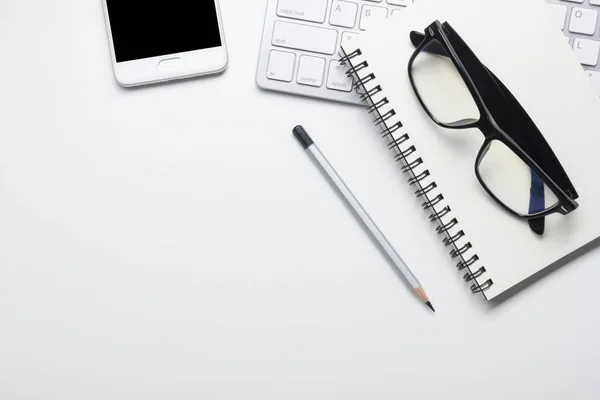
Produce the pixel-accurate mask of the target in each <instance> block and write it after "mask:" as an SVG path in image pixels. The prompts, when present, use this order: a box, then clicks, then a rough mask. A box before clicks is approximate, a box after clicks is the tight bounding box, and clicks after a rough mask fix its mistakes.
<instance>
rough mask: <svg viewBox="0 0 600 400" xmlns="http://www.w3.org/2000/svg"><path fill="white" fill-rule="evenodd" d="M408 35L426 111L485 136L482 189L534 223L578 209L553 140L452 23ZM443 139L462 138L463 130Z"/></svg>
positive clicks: (480, 158)
mask: <svg viewBox="0 0 600 400" xmlns="http://www.w3.org/2000/svg"><path fill="white" fill-rule="evenodd" d="M410 39H411V41H412V43H413V44H414V45H415V46H416V50H415V52H414V54H413V55H412V57H411V58H410V60H409V63H408V75H409V79H410V83H411V85H412V87H413V90H414V92H415V95H416V97H417V99H418V100H419V102H420V103H421V105H422V106H423V109H424V110H425V112H426V113H427V114H428V115H429V117H430V118H431V119H432V120H433V121H434V122H435V123H436V124H438V125H439V126H441V127H444V128H448V129H471V128H477V129H479V130H480V131H481V133H483V135H484V137H485V139H484V142H483V144H482V146H481V149H480V150H479V154H478V155H477V158H476V161H475V175H476V176H477V179H478V180H479V182H480V184H481V186H482V187H483V188H484V189H485V191H486V192H487V193H488V194H489V195H490V196H491V197H492V198H493V199H494V200H495V201H496V202H497V203H498V204H499V205H500V206H501V207H503V208H504V209H505V210H506V211H508V212H509V213H511V214H513V215H515V216H517V217H520V218H523V219H526V220H529V221H530V225H532V229H533V228H534V227H533V224H532V223H533V222H534V221H538V222H539V221H540V220H541V222H542V223H543V217H545V216H547V215H550V214H554V213H560V214H563V215H566V214H568V213H570V212H572V211H574V210H575V209H576V208H577V207H578V204H577V202H576V201H575V200H576V199H577V198H578V197H579V195H578V194H577V191H576V190H575V188H574V187H573V184H572V183H571V181H570V179H569V177H568V176H567V174H566V172H565V170H564V168H563V167H562V165H561V164H560V162H559V160H558V158H557V157H556V155H555V154H554V152H553V151H552V149H551V148H550V145H549V144H548V142H547V141H546V139H544V136H543V135H542V133H541V132H540V131H539V129H538V128H537V127H536V125H535V123H534V122H533V121H532V119H531V118H530V117H529V115H528V114H527V112H526V111H525V110H524V109H523V107H522V106H521V104H519V102H518V101H517V99H516V98H515V97H514V96H513V95H512V93H511V92H510V91H509V90H508V89H507V88H506V86H504V84H503V83H502V82H501V81H500V80H499V79H498V78H497V77H496V76H495V75H494V74H493V73H492V72H491V71H490V70H489V69H488V68H487V67H486V66H485V65H484V64H482V63H481V61H479V59H478V58H477V57H476V56H475V54H474V53H473V51H472V50H471V49H470V48H469V47H468V46H467V44H466V43H465V42H464V41H463V40H462V38H461V37H460V36H459V35H458V33H456V31H455V30H454V29H453V28H452V27H451V26H450V24H448V23H447V22H445V23H443V24H442V23H441V22H439V21H435V22H434V23H433V24H431V25H430V26H429V27H427V29H426V30H425V34H422V33H419V32H411V36H410ZM446 139H447V140H453V141H456V142H459V143H458V144H459V145H460V140H461V138H460V137H456V136H453V137H451V138H446ZM542 229H543V228H542ZM534 230H535V229H534ZM538 233H540V232H538Z"/></svg>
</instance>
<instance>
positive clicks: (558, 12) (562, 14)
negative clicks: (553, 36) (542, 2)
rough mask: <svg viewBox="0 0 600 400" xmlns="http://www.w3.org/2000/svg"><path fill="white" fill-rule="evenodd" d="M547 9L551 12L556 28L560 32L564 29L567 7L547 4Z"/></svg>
mask: <svg viewBox="0 0 600 400" xmlns="http://www.w3.org/2000/svg"><path fill="white" fill-rule="evenodd" d="M548 7H550V9H551V10H552V15H554V19H555V20H556V26H558V27H559V29H560V30H561V31H562V30H563V29H564V28H565V21H566V19H567V6H561V5H559V4H548Z"/></svg>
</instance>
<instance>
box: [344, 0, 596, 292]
mask: <svg viewBox="0 0 600 400" xmlns="http://www.w3.org/2000/svg"><path fill="white" fill-rule="evenodd" d="M436 19H438V20H440V21H441V22H445V21H448V22H449V23H450V24H451V25H452V26H453V28H454V29H455V30H456V31H457V32H458V33H459V34H460V35H461V36H462V38H463V39H464V40H465V41H466V43H467V44H468V45H469V46H470V47H471V49H472V50H473V51H474V52H475V54H476V55H477V56H478V57H479V59H480V60H481V61H482V62H483V63H484V64H485V65H486V66H487V67H488V68H489V69H490V70H491V71H493V72H494V73H495V74H496V76H498V78H499V79H500V80H502V81H503V82H504V84H505V85H506V86H507V87H508V88H509V89H510V90H511V92H512V93H513V94H514V95H515V97H516V98H517V99H518V100H519V102H520V103H521V105H522V106H523V107H524V108H525V110H527V112H528V113H529V115H530V116H531V118H532V119H533V120H534V122H535V123H536V125H537V126H538V128H539V129H540V131H541V132H542V133H543V134H544V137H545V138H546V140H547V141H548V143H549V144H550V146H551V147H552V149H553V150H554V152H555V153H556V155H557V156H558V158H559V160H560V161H561V163H562V165H563V167H564V168H565V170H566V171H567V174H568V175H569V177H570V178H571V181H572V182H573V184H574V186H575V188H576V190H577V191H578V192H579V195H580V198H579V199H578V203H579V205H580V207H579V208H578V209H577V210H576V211H575V212H573V213H571V214H570V215H568V216H561V215H553V216H550V217H547V218H546V230H545V233H544V235H543V236H541V237H540V236H537V235H535V234H534V233H533V232H532V231H531V230H530V228H529V226H528V224H527V223H525V222H523V221H521V220H519V219H517V218H515V217H512V216H511V215H509V214H507V213H506V212H505V211H503V210H502V209H501V208H500V207H499V206H498V205H497V204H496V203H495V202H494V201H493V200H492V199H491V198H490V197H489V196H488V195H487V193H486V192H485V191H484V189H483V188H482V187H481V186H480V184H479V182H478V181H477V179H476V177H475V173H474V164H475V159H476V156H477V153H478V151H479V149H480V147H481V144H482V143H483V135H482V134H481V133H480V132H479V131H478V130H466V131H465V130H463V131H452V130H448V129H444V128H441V127H438V126H437V125H435V124H434V123H433V122H432V121H431V120H430V119H429V117H428V116H427V115H426V114H425V112H424V111H423V109H422V108H421V106H420V105H419V103H418V102H417V100H416V98H415V95H414V92H413V90H412V88H411V85H410V82H409V79H408V73H407V64H408V60H409V58H410V56H411V55H412V53H413V52H414V47H413V45H412V44H411V42H410V40H409V32H410V31H411V30H418V31H421V32H423V30H424V28H425V27H427V26H428V25H430V24H431V23H432V22H433V21H434V20H436ZM553 22H554V21H553V20H552V18H551V15H550V13H549V10H548V9H547V5H546V3H545V1H544V0H503V1H501V2H498V1H482V0H452V1H447V0H419V2H417V3H416V4H414V5H412V6H411V7H408V8H407V9H406V10H405V11H404V12H401V13H400V14H399V15H396V16H394V17H393V18H391V19H389V20H388V21H386V22H385V23H384V24H382V25H381V26H379V27H377V28H375V29H373V30H371V31H369V32H367V33H365V34H363V35H361V37H359V38H356V39H355V40H352V41H351V42H349V44H348V45H346V46H345V47H344V51H345V52H346V53H351V52H353V51H354V50H355V49H357V48H360V49H361V51H362V53H363V56H364V58H365V59H366V60H368V62H369V66H370V70H371V71H372V72H375V74H376V76H377V83H378V84H380V85H381V86H382V87H383V88H384V93H385V96H386V97H387V98H388V99H389V100H390V103H391V104H392V105H393V108H394V109H395V110H396V111H397V113H398V115H399V117H400V119H401V120H402V122H403V124H404V127H405V129H404V132H406V133H408V134H409V135H410V137H411V140H412V144H414V145H415V146H416V148H417V150H418V154H419V156H420V157H422V158H423V159H424V161H425V165H426V168H427V169H429V170H430V172H431V175H432V177H433V179H434V180H435V182H436V183H437V185H438V188H439V191H440V192H441V193H443V195H444V198H445V199H446V200H447V201H446V202H447V204H449V205H450V206H451V207H452V211H453V216H454V217H456V218H457V219H458V221H459V224H460V229H462V230H464V231H465V233H466V235H467V238H468V241H469V242H471V243H472V244H473V247H474V253H477V254H478V255H479V257H480V260H481V265H483V266H485V268H486V270H487V273H486V274H485V276H484V277H482V281H480V283H483V282H484V281H485V280H487V279H492V280H493V282H494V285H493V286H492V287H491V288H490V289H489V290H487V291H486V293H485V295H486V297H487V298H488V299H492V298H494V297H496V296H498V295H499V294H501V293H502V292H504V291H506V290H507V289H509V288H511V287H513V286H514V285H516V284H517V283H519V282H521V281H523V280H524V279H526V278H528V277H530V276H532V275H534V274H535V273H536V272H538V271H540V270H542V269H544V268H546V267H547V266H549V265H550V264H552V263H554V262H556V261H558V260H560V259H561V258H563V257H565V256H567V255H568V254H570V253H572V252H573V251H575V250H577V249H578V248H580V247H582V246H584V245H585V244H587V243H589V242H590V241H592V240H594V239H596V238H597V237H599V236H600V212H599V211H598V210H597V209H596V208H597V205H598V204H600V179H599V176H600V157H598V154H597V149H598V147H599V146H600V132H599V131H600V121H599V119H598V117H597V115H598V113H600V99H598V97H597V95H596V93H595V91H594V90H593V88H592V85H591V83H590V82H589V79H588V77H587V75H586V74H585V73H584V72H583V69H582V67H581V65H580V64H579V62H578V61H577V59H576V56H575V54H574V52H573V51H572V50H571V49H570V47H569V44H568V43H567V41H566V39H565V38H564V37H563V36H562V34H561V32H559V31H558V30H557V29H556V27H555V24H554V23H553ZM430 84H431V85H435V81H433V80H432V81H431V82H430ZM393 184H396V183H393Z"/></svg>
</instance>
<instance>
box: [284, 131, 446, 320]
mask: <svg viewBox="0 0 600 400" xmlns="http://www.w3.org/2000/svg"><path fill="white" fill-rule="evenodd" d="M293 132H294V136H296V139H298V141H299V142H300V143H301V144H302V146H303V147H304V149H305V150H306V152H307V153H309V154H310V155H311V156H312V157H313V159H314V160H315V161H316V162H317V164H319V166H320V167H321V169H322V170H323V172H324V173H325V174H326V175H327V177H328V178H329V179H330V180H331V182H332V183H333V184H334V185H335V186H336V187H337V189H338V190H339V192H340V193H341V194H342V196H343V197H344V199H346V201H347V202H348V204H349V205H350V207H352V209H353V210H354V212H355V213H356V215H357V216H358V217H359V218H360V220H361V221H362V223H363V224H364V225H365V226H366V227H367V229H368V230H369V232H370V233H371V235H372V236H373V237H374V238H375V240H377V242H378V243H379V245H380V246H381V248H382V249H383V251H385V253H386V254H387V255H388V257H389V258H390V260H392V262H393V263H394V265H395V266H396V268H397V269H398V271H400V273H401V274H402V276H403V277H404V279H406V281H407V282H408V284H409V285H410V287H411V288H412V290H413V292H414V294H415V295H416V296H417V297H418V298H419V299H421V300H422V301H423V302H424V303H425V304H426V305H427V306H428V307H429V308H431V310H432V311H434V312H435V309H434V308H433V305H431V302H430V301H429V298H428V297H427V294H426V293H425V290H423V286H421V284H420V283H419V280H418V279H417V278H416V277H415V275H414V274H413V273H412V271H411V270H410V269H409V268H408V266H407V265H406V263H405V262H404V260H402V257H400V255H399V254H398V253H397V252H396V250H395V249H394V248H393V247H392V245H391V243H390V242H389V241H388V240H387V238H386V237H385V236H384V235H383V233H382V232H381V230H379V228H378V227H377V225H375V222H373V220H372V219H371V217H370V216H369V214H368V213H367V211H365V209H364V208H363V206H362V205H361V204H360V203H359V202H358V200H357V199H356V197H354V195H353V194H352V191H351V190H350V189H349V188H348V186H346V184H345V183H344V181H343V180H342V178H341V177H340V176H339V175H338V173H337V172H336V171H335V169H334V168H333V166H332V165H331V164H330V163H329V161H327V158H325V156H324V155H323V153H321V150H319V147H317V145H316V144H315V142H313V140H312V139H311V137H310V136H309V135H308V133H307V132H306V131H305V130H304V128H303V127H302V126H297V127H295V128H294V130H293Z"/></svg>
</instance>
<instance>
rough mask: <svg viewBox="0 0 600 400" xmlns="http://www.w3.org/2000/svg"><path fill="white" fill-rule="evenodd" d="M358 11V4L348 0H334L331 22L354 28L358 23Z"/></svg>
mask: <svg viewBox="0 0 600 400" xmlns="http://www.w3.org/2000/svg"><path fill="white" fill-rule="evenodd" d="M357 12H358V4H356V3H350V2H348V1H341V0H334V1H333V3H331V16H330V17H329V23H330V24H331V25H335V26H343V27H345V28H354V24H356V13H357Z"/></svg>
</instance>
